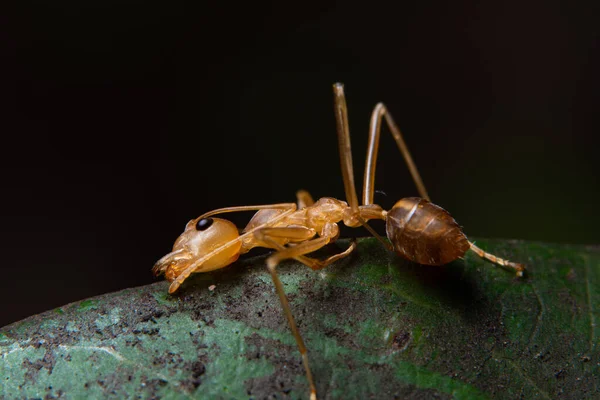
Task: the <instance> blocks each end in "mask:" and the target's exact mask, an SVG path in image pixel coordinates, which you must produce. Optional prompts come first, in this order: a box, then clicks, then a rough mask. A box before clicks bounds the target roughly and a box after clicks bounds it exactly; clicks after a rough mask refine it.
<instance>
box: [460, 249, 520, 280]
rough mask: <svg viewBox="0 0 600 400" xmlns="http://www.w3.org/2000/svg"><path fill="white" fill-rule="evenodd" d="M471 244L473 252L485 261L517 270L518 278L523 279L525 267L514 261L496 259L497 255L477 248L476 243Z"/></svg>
mask: <svg viewBox="0 0 600 400" xmlns="http://www.w3.org/2000/svg"><path fill="white" fill-rule="evenodd" d="M469 244H470V245H471V250H473V252H474V253H475V254H477V255H478V256H479V257H481V258H483V259H484V260H488V261H490V262H492V263H494V264H496V265H500V266H501V267H504V268H507V269H513V270H515V271H516V272H517V276H518V277H519V278H520V277H522V276H523V274H524V273H525V265H523V264H519V263H515V262H512V261H508V260H505V259H503V258H500V257H496V256H495V255H493V254H491V253H488V252H486V251H484V250H482V249H480V248H479V247H477V246H475V243H473V242H469Z"/></svg>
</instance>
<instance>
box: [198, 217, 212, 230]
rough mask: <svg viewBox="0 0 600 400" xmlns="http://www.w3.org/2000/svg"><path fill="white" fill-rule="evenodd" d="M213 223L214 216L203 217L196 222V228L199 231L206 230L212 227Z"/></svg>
mask: <svg viewBox="0 0 600 400" xmlns="http://www.w3.org/2000/svg"><path fill="white" fill-rule="evenodd" d="M212 223H213V219H212V218H202V219H200V220H198V222H196V230H197V231H205V230H207V229H208V228H210V226H211V225H212Z"/></svg>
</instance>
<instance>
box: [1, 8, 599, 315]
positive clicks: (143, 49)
mask: <svg viewBox="0 0 600 400" xmlns="http://www.w3.org/2000/svg"><path fill="white" fill-rule="evenodd" d="M213 3H219V2H213ZM248 3H250V4H245V5H235V4H233V3H220V4H217V5H216V4H209V3H206V4H204V3H198V2H190V4H186V3H184V2H166V3H165V2H161V3H149V2H142V1H118V2H117V1H101V2H75V1H70V2H49V3H46V4H42V3H41V2H40V3H37V4H36V3H26V2H21V3H20V6H19V9H14V10H11V12H8V13H2V14H3V16H2V17H0V18H2V21H1V22H2V24H1V25H0V26H2V28H0V29H1V32H0V33H1V36H0V37H1V39H0V40H1V42H0V43H1V44H2V49H0V50H1V54H2V65H3V66H2V70H3V72H2V77H3V79H2V90H1V93H2V96H3V97H5V100H6V102H5V106H3V107H2V120H3V123H2V146H1V151H2V157H1V161H0V163H1V164H0V165H1V177H2V183H1V198H2V204H1V208H0V213H1V223H0V235H1V238H0V239H1V240H0V246H1V248H0V251H1V253H0V254H1V258H0V272H1V273H2V275H1V278H0V282H1V284H0V285H1V290H0V304H2V312H1V313H0V326H2V325H4V324H6V323H9V322H12V321H16V320H18V319H21V318H24V317H26V316H28V315H31V314H33V313H37V312H41V311H44V310H47V309H51V308H53V307H57V306H60V305H62V304H65V303H67V302H71V301H75V300H79V299H83V298H86V297H89V296H92V295H96V294H101V293H106V292H109V291H115V290H119V289H123V288H127V287H131V286H136V285H143V284H147V283H150V282H152V281H153V280H154V278H153V277H152V275H151V273H150V268H151V267H152V265H153V263H154V261H155V260H156V259H158V258H159V257H161V256H162V255H163V254H165V253H166V252H168V251H169V250H170V247H171V245H172V243H173V241H174V240H175V238H176V237H177V236H178V234H179V233H180V232H181V231H182V230H183V227H184V225H185V223H186V222H187V221H188V220H189V219H191V218H194V217H196V216H198V215H199V214H201V213H203V212H205V211H208V210H211V209H214V208H218V207H224V206H230V205H243V204H264V203H274V202H287V201H294V200H295V191H296V190H297V189H299V188H305V189H308V190H309V191H311V193H312V194H313V195H314V197H315V198H318V197H321V196H333V197H338V198H343V196H344V190H343V185H342V180H341V177H340V168H339V161H338V153H337V144H336V135H335V124H334V118H333V109H332V92H331V85H332V83H334V82H336V81H341V82H344V83H345V85H346V94H347V99H348V107H349V117H350V127H351V132H352V140H353V143H352V145H353V154H354V162H355V173H356V177H357V182H358V185H359V187H360V186H361V185H362V170H363V166H364V152H365V146H366V139H367V128H368V124H369V117H370V112H371V110H372V108H373V106H374V105H375V104H376V103H377V102H378V101H383V102H385V103H386V105H387V106H388V108H389V110H390V111H391V112H392V114H393V116H394V118H395V119H396V121H397V122H398V123H399V125H400V127H401V129H402V130H403V132H404V134H405V136H406V140H407V143H408V145H409V147H410V149H411V151H412V153H413V157H414V159H415V161H416V163H417V165H418V166H419V169H420V171H421V174H422V176H423V179H424V181H425V184H426V186H427V187H428V190H429V193H430V195H431V197H432V199H433V200H434V201H435V202H436V203H437V204H439V205H441V206H442V207H444V208H446V209H448V210H449V211H451V213H452V214H453V216H454V217H455V218H456V219H457V220H458V221H459V223H460V224H461V225H463V226H464V228H465V232H466V233H467V234H468V235H471V236H474V237H498V238H520V239H527V240H539V241H546V242H562V243H598V236H599V235H598V224H599V223H600V218H599V216H598V213H597V207H596V205H597V204H598V203H599V200H600V196H599V190H598V187H599V184H598V179H597V174H598V172H599V170H600V169H599V166H600V165H599V162H598V156H597V152H598V151H597V148H596V147H595V136H596V135H597V132H598V129H599V128H600V118H599V117H598V106H599V105H600V104H599V103H600V102H599V101H598V100H599V89H600V84H599V83H600V82H599V75H600V74H598V71H600V52H599V51H598V50H599V49H598V47H599V40H600V39H599V32H600V28H599V26H600V25H598V21H599V17H600V13H599V5H598V4H599V3H597V2H589V3H590V5H584V3H583V2H573V3H571V4H567V3H566V2H565V4H558V3H555V2H552V1H534V2H485V3H486V4H485V5H473V4H470V3H466V2H450V3H449V4H443V3H430V2H398V4H396V3H368V5H367V3H364V4H362V5H360V6H358V5H357V6H353V5H349V4H343V3H344V2H339V3H338V4H335V3H328V2H315V3H314V4H311V3H307V2H301V3H298V4H297V5H296V6H291V5H287V6H285V7H283V6H276V5H269V4H257V3H256V2H248ZM409 3H410V4H409ZM294 7H295V8H294ZM380 153H381V155H380V159H379V164H378V166H379V168H378V176H377V181H376V186H377V189H380V190H383V191H384V192H385V193H386V194H387V195H386V196H383V195H378V196H377V197H376V201H377V202H379V203H380V204H382V205H383V206H385V207H386V208H389V207H390V206H391V205H392V204H393V203H394V202H395V201H396V200H398V199H400V198H402V197H406V196H413V195H416V194H417V192H416V189H415V187H414V185H413V183H412V181H411V179H410V175H409V173H408V172H407V171H406V168H405V166H404V164H403V162H402V160H401V157H400V155H399V153H398V151H397V149H396V148H395V145H394V143H393V141H392V140H391V137H390V136H389V135H388V134H387V133H385V132H384V136H382V144H381V148H380ZM359 195H360V194H359ZM249 217H250V215H246V214H240V215H232V220H234V222H236V223H238V224H239V225H240V226H243V224H244V222H245V221H247V219H248V218H249ZM376 225H377V227H378V229H381V228H382V226H381V225H380V224H376ZM349 234H354V232H353V231H350V232H349Z"/></svg>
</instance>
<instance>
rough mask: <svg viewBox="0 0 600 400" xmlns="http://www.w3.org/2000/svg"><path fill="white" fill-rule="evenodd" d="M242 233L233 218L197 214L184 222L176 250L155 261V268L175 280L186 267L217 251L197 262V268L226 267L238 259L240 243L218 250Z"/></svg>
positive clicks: (156, 271)
mask: <svg viewBox="0 0 600 400" xmlns="http://www.w3.org/2000/svg"><path fill="white" fill-rule="evenodd" d="M238 236H239V233H238V229H237V227H236V226H235V225H234V224H233V223H232V222H230V221H227V220H226V219H221V218H196V219H193V220H191V221H190V222H188V223H187V225H186V226H185V230H184V231H183V233H182V234H181V235H179V237H178V238H177V240H176V241H175V244H174V245H173V251H172V252H171V253H169V254H167V255H166V256H164V257H163V258H161V259H160V260H158V261H157V262H156V264H155V265H154V268H153V269H152V271H153V272H154V273H155V274H156V275H159V274H161V273H164V274H165V278H166V279H167V280H168V281H173V280H174V279H175V278H177V276H178V275H179V274H181V273H182V272H183V271H184V270H185V269H187V268H188V267H189V266H191V265H192V264H193V263H195V262H196V261H199V260H200V259H202V258H203V257H205V256H207V255H209V254H210V253H211V252H213V251H215V253H214V254H213V255H212V256H211V257H210V258H208V259H206V260H204V261H202V262H201V263H199V264H198V265H197V266H196V269H195V271H194V272H207V271H212V270H215V269H219V268H223V267H226V266H227V265H229V264H231V263H232V262H234V261H235V260H237V258H238V256H239V253H240V247H241V245H242V244H241V242H240V243H235V244H233V245H232V246H229V247H227V248H224V249H222V250H219V248H220V247H222V246H223V245H225V244H227V243H229V242H231V241H232V240H234V239H236V238H237V237H238Z"/></svg>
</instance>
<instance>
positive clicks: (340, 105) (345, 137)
mask: <svg viewBox="0 0 600 400" xmlns="http://www.w3.org/2000/svg"><path fill="white" fill-rule="evenodd" d="M333 95H334V111H335V122H336V127H337V135H338V145H339V149H340V164H341V167H342V177H343V179H344V189H345V190H346V201H347V202H348V205H349V206H350V209H351V210H352V213H353V214H357V213H358V197H357V196H356V186H355V185H354V170H353V167H352V151H351V149H350V127H349V126H348V107H347V106H346V96H345V95H344V85H342V84H341V83H335V84H334V85H333Z"/></svg>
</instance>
